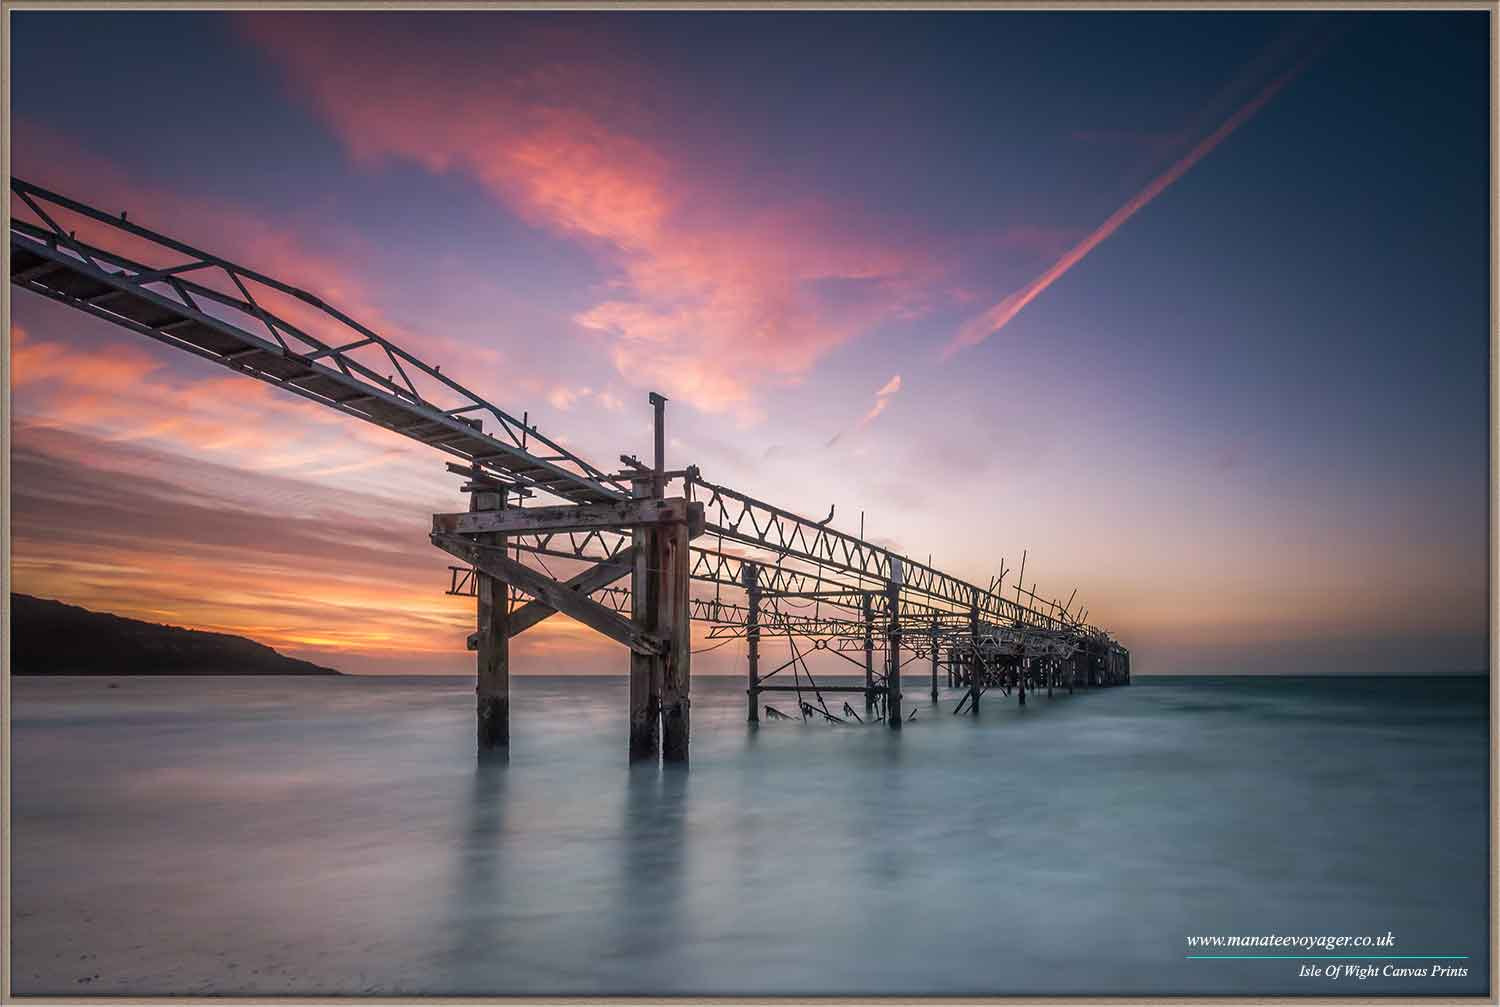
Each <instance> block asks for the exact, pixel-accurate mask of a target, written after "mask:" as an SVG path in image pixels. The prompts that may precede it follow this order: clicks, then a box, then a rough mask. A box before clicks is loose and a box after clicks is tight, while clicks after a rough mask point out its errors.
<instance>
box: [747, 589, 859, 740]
mask: <svg viewBox="0 0 1500 1007" xmlns="http://www.w3.org/2000/svg"><path fill="white" fill-rule="evenodd" d="M745 591H746V593H747V594H749V596H750V601H749V604H748V608H749V614H748V617H747V618H746V621H745V640H746V642H747V643H748V645H749V651H750V682H749V688H748V689H747V690H746V691H747V692H748V693H749V694H750V723H752V724H754V723H758V722H759V720H760V717H759V716H757V715H756V712H755V711H756V709H757V703H758V701H759V697H760V567H758V566H756V565H755V564H754V563H746V564H745ZM844 705H845V706H848V704H847V703H845V704H844Z"/></svg>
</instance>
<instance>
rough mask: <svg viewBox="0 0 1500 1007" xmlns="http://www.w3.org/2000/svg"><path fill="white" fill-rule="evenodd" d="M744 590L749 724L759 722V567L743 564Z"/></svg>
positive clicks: (752, 564)
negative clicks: (747, 604) (747, 599)
mask: <svg viewBox="0 0 1500 1007" xmlns="http://www.w3.org/2000/svg"><path fill="white" fill-rule="evenodd" d="M745 590H746V592H747V593H748V594H749V595H750V602H749V605H750V614H749V618H748V619H747V620H746V623H745V639H746V641H748V643H749V645H750V687H749V689H748V690H746V691H747V692H749V694H750V723H752V724H754V723H758V722H759V721H760V713H759V712H758V711H759V709H760V567H758V566H756V565H755V564H754V563H746V564H745Z"/></svg>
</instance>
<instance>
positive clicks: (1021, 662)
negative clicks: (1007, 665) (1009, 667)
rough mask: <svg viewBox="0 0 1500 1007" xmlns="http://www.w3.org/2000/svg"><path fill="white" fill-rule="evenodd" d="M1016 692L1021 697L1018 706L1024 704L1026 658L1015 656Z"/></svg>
mask: <svg viewBox="0 0 1500 1007" xmlns="http://www.w3.org/2000/svg"><path fill="white" fill-rule="evenodd" d="M1016 694H1017V695H1018V696H1020V697H1021V699H1020V702H1019V703H1018V704H1017V705H1018V706H1025V705H1026V658H1024V657H1018V658H1016Z"/></svg>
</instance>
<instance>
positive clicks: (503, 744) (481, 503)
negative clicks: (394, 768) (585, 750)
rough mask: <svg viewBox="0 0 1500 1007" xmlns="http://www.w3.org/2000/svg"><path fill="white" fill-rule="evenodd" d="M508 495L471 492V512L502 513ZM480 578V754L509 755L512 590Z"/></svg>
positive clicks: (499, 539) (499, 540)
mask: <svg viewBox="0 0 1500 1007" xmlns="http://www.w3.org/2000/svg"><path fill="white" fill-rule="evenodd" d="M504 507H505V491H504V490H501V489H495V490H481V489H477V488H476V489H472V490H470V492H469V509H470V510H471V511H491V510H502V509H503V508H504ZM481 541H483V542H484V543H485V544H486V545H498V546H501V547H502V548H503V547H504V546H505V536H503V535H486V536H484V537H483V539H482V540H481ZM474 576H475V577H477V578H478V583H477V592H476V593H477V595H478V605H477V610H476V613H475V614H476V616H477V619H478V626H477V629H478V634H479V639H478V644H479V645H478V648H477V650H478V674H477V675H476V679H475V685H474V693H475V718H476V723H475V726H476V739H477V741H478V747H479V754H480V755H481V756H486V755H501V756H509V754H510V588H509V586H508V585H507V584H506V583H505V582H504V581H503V580H499V579H497V578H495V577H491V576H489V575H487V574H484V573H481V572H478V571H476V572H475V574H474Z"/></svg>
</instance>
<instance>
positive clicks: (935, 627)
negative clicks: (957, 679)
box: [932, 619, 938, 703]
mask: <svg viewBox="0 0 1500 1007" xmlns="http://www.w3.org/2000/svg"><path fill="white" fill-rule="evenodd" d="M937 671H938V623H937V620H936V619H933V620H932V701H933V702H934V703H936V702H937V696H938V693H937Z"/></svg>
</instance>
